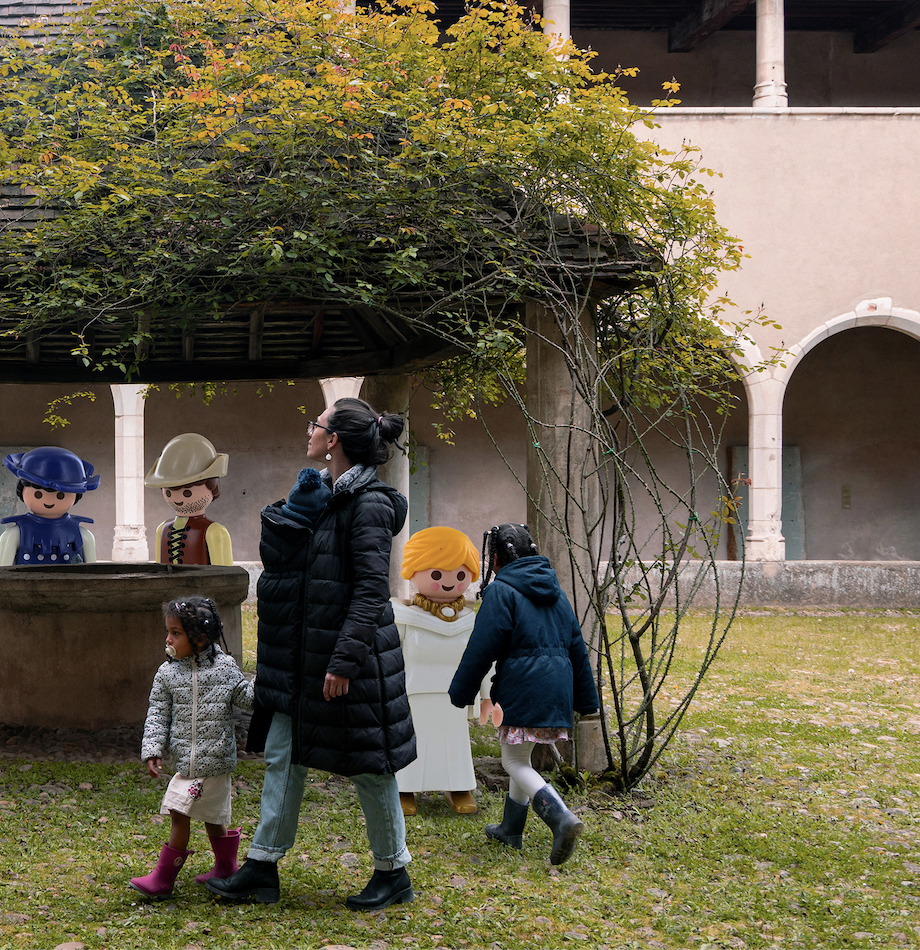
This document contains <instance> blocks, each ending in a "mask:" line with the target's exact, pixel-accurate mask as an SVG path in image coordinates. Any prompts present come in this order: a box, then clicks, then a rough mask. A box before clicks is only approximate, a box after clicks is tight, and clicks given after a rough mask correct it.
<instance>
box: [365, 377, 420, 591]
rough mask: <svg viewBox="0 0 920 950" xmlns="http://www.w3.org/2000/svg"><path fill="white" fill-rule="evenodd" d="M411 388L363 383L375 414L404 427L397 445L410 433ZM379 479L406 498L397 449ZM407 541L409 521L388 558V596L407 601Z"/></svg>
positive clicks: (403, 381)
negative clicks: (398, 419) (392, 416)
mask: <svg viewBox="0 0 920 950" xmlns="http://www.w3.org/2000/svg"><path fill="white" fill-rule="evenodd" d="M410 393H411V387H410V385H409V377H408V376H368V377H366V378H365V380H364V395H363V398H364V399H365V400H367V402H369V403H370V404H371V405H372V406H373V407H374V408H375V409H376V410H377V411H378V412H395V413H398V414H399V415H401V416H402V417H403V419H404V420H405V423H406V427H405V429H403V436H402V438H400V443H402V442H403V441H404V440H405V437H406V435H408V433H409V396H410ZM377 474H378V475H379V476H380V479H381V480H382V481H384V482H386V483H387V484H388V485H392V486H393V487H394V488H395V489H396V490H397V491H400V492H402V494H403V495H405V496H406V498H408V497H409V457H408V455H404V454H403V453H402V452H400V451H399V449H397V448H395V447H394V449H393V456H392V458H391V459H390V461H389V462H387V463H386V464H385V465H381V466H380V467H379V468H378V469H377ZM408 540H409V518H408V516H407V517H406V523H405V525H404V526H403V529H402V531H400V532H399V534H397V535H396V537H395V538H393V553H392V554H391V556H390V593H391V594H392V595H393V596H394V597H409V596H410V585H409V582H408V581H406V580H403V579H402V577H401V576H400V574H399V572H400V569H401V567H402V557H403V548H404V547H405V544H406V541H408Z"/></svg>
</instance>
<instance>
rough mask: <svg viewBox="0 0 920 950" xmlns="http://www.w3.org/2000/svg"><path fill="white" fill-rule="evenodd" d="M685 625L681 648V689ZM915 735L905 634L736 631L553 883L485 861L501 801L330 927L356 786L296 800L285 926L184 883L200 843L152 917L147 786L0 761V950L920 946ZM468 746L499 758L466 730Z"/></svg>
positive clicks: (349, 872) (441, 835) (195, 868)
mask: <svg viewBox="0 0 920 950" xmlns="http://www.w3.org/2000/svg"><path fill="white" fill-rule="evenodd" d="M703 620H704V618H701V619H700V621H699V622H698V623H694V622H692V621H691V622H690V623H689V624H688V625H687V626H686V628H685V629H684V631H683V633H682V647H683V648H684V660H683V661H682V663H683V665H682V666H678V667H677V668H676V669H675V672H674V674H672V675H673V678H674V683H675V684H677V683H678V682H679V681H681V680H683V679H685V678H686V677H687V676H688V675H689V673H690V670H691V668H692V665H693V663H692V660H693V657H694V655H695V654H696V653H697V651H699V650H701V649H702V638H703V636H704V627H705V624H704V622H703ZM250 639H251V637H250ZM248 646H249V647H250V648H251V643H250V644H248ZM247 662H249V661H247ZM674 693H675V694H676V693H677V690H676V689H675V690H674ZM918 732H920V615H918V614H916V613H908V612H897V613H896V612H889V613H880V612H875V613H857V612H849V613H841V614H831V613H820V614H815V615H807V616H806V615H803V614H799V615H793V614H780V613H771V612H768V611H759V612H754V613H748V614H746V615H742V616H741V617H739V619H738V620H737V622H736V624H735V626H733V628H732V630H731V632H730V634H729V638H728V641H727V644H726V646H725V648H724V649H723V652H722V654H721V655H720V658H719V660H718V661H717V662H716V665H715V667H714V669H713V671H712V672H711V674H710V675H709V676H708V678H707V679H706V681H705V682H704V684H703V687H702V689H701V691H700V693H699V694H698V697H697V699H696V701H695V703H694V705H693V706H692V707H691V711H690V713H689V714H688V716H687V718H686V719H685V721H684V725H683V728H682V730H681V734H680V738H679V740H677V741H675V743H674V744H673V746H672V748H671V749H670V750H669V752H668V753H667V754H666V755H665V756H664V758H663V760H662V762H661V764H660V765H659V766H658V767H657V768H656V770H655V772H654V774H653V775H651V776H650V777H649V778H648V780H647V781H646V782H645V783H643V785H642V786H640V788H639V789H637V790H636V791H634V792H633V793H632V794H630V795H628V796H625V797H622V798H610V797H608V796H607V795H606V794H604V793H603V792H601V791H598V790H594V791H587V792H582V793H577V794H576V793H566V796H567V798H568V800H569V803H570V805H571V806H572V807H574V808H576V809H578V810H579V811H580V813H581V815H582V817H583V818H584V821H585V824H586V831H585V834H584V836H583V837H582V839H581V843H580V845H579V848H578V850H577V851H576V853H575V856H574V857H573V858H572V860H571V861H569V862H568V863H567V864H566V865H564V866H563V867H562V868H559V869H554V868H551V867H550V866H549V864H548V862H547V860H546V856H547V854H548V851H549V842H550V836H549V832H548V829H547V828H546V827H545V826H544V825H542V823H541V822H540V821H539V820H537V819H535V818H533V817H531V820H530V822H529V823H528V827H527V831H526V833H525V843H524V851H523V853H518V852H514V851H511V852H509V851H506V850H504V849H502V848H501V847H500V846H498V845H495V844H494V843H491V842H488V841H487V840H486V839H485V837H484V835H483V833H482V826H483V824H484V823H485V821H487V820H488V821H497V820H499V818H500V814H501V807H502V797H503V796H502V795H501V794H500V793H496V792H489V791H481V798H480V802H481V809H480V812H479V814H477V815H473V816H463V817H461V816H457V815H455V814H453V813H452V812H451V811H450V809H449V808H448V807H447V804H446V802H444V801H443V799H441V798H439V797H438V796H436V795H431V796H428V797H423V798H422V800H421V802H420V808H419V814H418V816H417V817H415V818H411V819H408V828H409V846H410V849H411V850H412V852H413V855H414V858H415V860H414V862H413V864H412V865H411V867H410V871H411V873H412V878H413V883H414V885H415V889H416V895H417V896H416V901H415V903H413V904H409V905H402V906H397V907H393V908H389V909H388V910H386V911H384V912H380V913H376V914H354V913H352V912H350V911H348V910H346V909H345V908H344V907H343V904H342V902H343V900H344V898H345V896H346V895H347V894H348V893H351V892H354V891H355V890H357V889H360V887H361V886H363V884H364V882H365V881H366V879H367V878H368V877H369V876H370V873H371V865H370V861H369V856H368V853H367V847H366V841H365V838H364V833H363V825H362V821H361V817H360V809H359V807H358V803H357V800H356V797H355V795H354V793H353V791H352V789H351V786H350V785H349V784H347V783H345V782H342V781H341V780H339V779H337V778H334V777H331V776H328V775H326V774H325V773H315V774H313V776H312V781H311V782H310V783H309V785H308V788H307V792H306V796H305V800H304V805H303V809H302V813H301V825H302V829H301V834H300V836H299V838H298V843H297V847H296V848H295V850H294V852H292V853H291V854H290V855H289V856H288V857H287V858H286V860H285V861H284V862H283V863H282V865H281V881H282V899H281V902H280V903H279V904H276V905H271V906H266V905H232V904H224V903H221V902H219V901H217V900H216V899H213V898H212V897H211V895H210V894H209V893H208V892H207V891H206V890H205V889H204V888H203V887H200V886H198V885H195V883H194V881H193V877H194V875H195V874H196V873H199V872H200V871H202V870H205V869H206V868H207V867H209V866H210V864H209V857H210V856H209V853H208V848H207V840H206V838H205V836H204V832H203V830H202V829H200V828H196V829H195V833H194V834H193V844H192V847H193V848H195V849H196V850H197V853H196V854H195V855H194V856H193V857H192V858H191V859H190V860H189V862H188V864H187V865H186V868H185V869H184V870H183V872H182V875H181V876H180V879H179V886H178V889H177V891H176V893H175V894H174V896H173V897H172V898H171V899H170V900H168V901H164V902H160V903H156V902H149V901H147V900H145V899H144V898H142V897H141V896H140V895H139V894H138V893H137V892H136V891H133V890H131V889H130V888H129V887H128V886H127V880H128V878H130V877H131V876H134V875H138V874H144V873H146V872H147V871H148V870H149V869H150V867H151V866H152V862H153V860H154V858H155V856H156V854H157V852H158V851H159V848H160V845H161V843H162V842H163V841H164V833H165V830H166V829H165V827H164V825H163V823H162V821H161V819H160V816H159V815H157V814H156V812H157V810H158V807H159V800H160V796H161V794H162V785H161V784H160V783H158V782H156V781H153V780H151V779H149V778H147V777H146V775H145V773H144V771H143V769H142V767H141V764H140V763H139V762H138V763H135V764H121V765H89V764H87V765H73V764H61V763H45V762H30V763H27V762H19V761H15V760H6V761H3V762H0V947H2V948H19V947H22V948H25V947H35V948H42V950H50V948H53V947H58V946H64V947H67V948H78V947H86V948H121V947H141V948H153V947H180V948H206V947H259V948H263V947H264V948H271V947H285V948H288V947H322V946H330V947H336V948H342V947H369V948H374V950H390V948H397V947H407V946H408V947H419V948H428V947H453V948H458V947H494V948H512V947H528V948H529V947H536V946H540V947H546V948H557V947H577V946H588V947H603V946H606V947H611V948H621V947H635V948H640V947H641V948H645V947H657V948H662V947H664V948H680V947H692V948H760V947H776V948H782V950H787V948H795V947H822V948H824V947H826V948H837V947H884V948H890V947H920V836H918V833H920V823H918V819H920V741H918ZM476 741H477V747H478V751H480V752H483V751H488V750H490V749H494V748H495V746H494V743H493V740H492V739H491V736H490V734H489V733H488V732H486V731H484V730H483V731H482V732H478V733H477V736H476ZM261 775H262V766H261V764H260V763H257V762H244V763H241V764H240V766H239V768H238V771H237V773H236V788H237V792H238V797H237V799H236V801H235V803H234V823H235V824H240V825H242V827H243V837H244V840H246V839H249V838H250V837H251V835H252V832H253V831H254V829H255V826H256V824H257V821H258V814H259V791H260V788H261ZM244 847H245V845H244Z"/></svg>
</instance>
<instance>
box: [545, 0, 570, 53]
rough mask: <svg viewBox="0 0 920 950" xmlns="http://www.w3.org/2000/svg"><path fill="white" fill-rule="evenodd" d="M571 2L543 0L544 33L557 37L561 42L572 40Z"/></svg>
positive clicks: (568, 0)
mask: <svg viewBox="0 0 920 950" xmlns="http://www.w3.org/2000/svg"><path fill="white" fill-rule="evenodd" d="M570 13H571V0H543V19H544V20H546V27H545V31H546V32H547V33H552V34H553V35H554V36H557V37H558V38H559V40H560V41H561V42H563V43H564V42H566V41H567V40H570V39H571V38H572V31H571V28H570V25H569V24H570V19H571V17H570Z"/></svg>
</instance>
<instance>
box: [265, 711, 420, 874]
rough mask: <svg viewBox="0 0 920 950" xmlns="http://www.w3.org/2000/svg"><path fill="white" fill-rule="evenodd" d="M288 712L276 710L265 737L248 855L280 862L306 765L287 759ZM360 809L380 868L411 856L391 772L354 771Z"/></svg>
mask: <svg viewBox="0 0 920 950" xmlns="http://www.w3.org/2000/svg"><path fill="white" fill-rule="evenodd" d="M291 746H292V742H291V717H290V716H287V715H285V714H284V713H278V712H276V713H275V714H274V716H272V724H271V728H270V729H269V730H268V738H267V739H266V741H265V781H264V784H263V785H262V811H261V814H260V816H259V827H258V828H257V829H256V833H255V836H254V837H253V839H252V846H251V847H250V848H249V854H248V856H249V857H250V858H253V859H254V860H256V861H273V862H277V861H280V860H281V858H282V857H284V854H285V852H287V851H289V850H290V849H291V848H292V847H293V846H294V839H295V838H296V837H297V820H298V818H299V817H300V804H301V802H302V801H303V790H304V784H305V783H306V780H307V772H308V771H309V769H308V768H307V767H306V766H305V765H292V764H291ZM350 781H352V782H353V783H354V785H355V788H356V789H357V791H358V801H359V802H360V803H361V810H362V811H363V812H364V824H365V827H366V829H367V840H368V842H369V843H370V846H371V851H372V852H373V855H374V867H375V868H376V869H377V870H378V871H392V870H395V869H396V868H401V867H405V866H406V865H407V864H408V863H409V862H410V861H411V860H412V855H410V854H409V849H408V848H407V847H406V822H405V819H404V818H403V812H402V808H401V806H400V804H399V786H398V785H397V783H396V776H395V775H368V774H365V775H352V776H351V777H350Z"/></svg>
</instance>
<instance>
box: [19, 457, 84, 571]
mask: <svg viewBox="0 0 920 950" xmlns="http://www.w3.org/2000/svg"><path fill="white" fill-rule="evenodd" d="M3 464H4V465H5V466H6V467H7V468H8V469H9V470H10V471H11V472H12V473H13V474H14V475H15V476H16V477H17V478H18V479H19V483H18V484H17V485H16V494H17V495H18V496H19V498H20V499H21V500H22V501H23V503H24V504H25V506H26V508H28V509H29V511H28V513H27V514H24V515H13V516H12V517H10V518H4V519H3V520H2V521H0V524H5V525H9V527H8V528H7V529H6V531H4V532H3V535H2V536H0V566H4V567H9V566H11V565H13V564H27V565H39V566H42V567H47V566H48V565H57V564H82V563H83V562H86V563H88V564H89V563H93V562H94V561H95V560H96V539H95V538H94V537H93V535H92V532H91V531H90V530H89V529H88V528H85V527H84V525H85V524H92V523H93V519H92V518H81V517H80V516H79V515H72V514H70V509H71V508H72V507H73V506H74V505H75V504H76V503H77V502H78V501H79V500H80V499H81V498H82V497H83V494H84V493H85V492H88V491H94V490H95V489H96V488H98V487H99V476H98V475H93V466H92V465H90V464H89V462H84V461H83V459H81V458H79V457H78V456H76V455H74V454H73V452H69V451H68V450H67V449H61V448H57V447H56V446H52V445H45V446H42V447H40V448H37V449H30V450H29V451H28V452H16V453H12V454H10V455H7V457H6V458H5V459H4V460H3Z"/></svg>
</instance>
